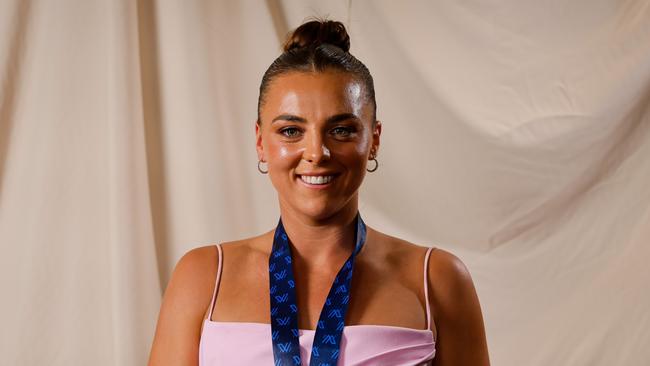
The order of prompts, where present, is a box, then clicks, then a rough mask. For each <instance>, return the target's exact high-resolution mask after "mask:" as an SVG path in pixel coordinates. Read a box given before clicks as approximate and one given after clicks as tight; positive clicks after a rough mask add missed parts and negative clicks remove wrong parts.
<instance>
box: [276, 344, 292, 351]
mask: <svg viewBox="0 0 650 366" xmlns="http://www.w3.org/2000/svg"><path fill="white" fill-rule="evenodd" d="M278 347H279V348H280V352H282V353H287V352H289V351H291V342H287V343H278Z"/></svg>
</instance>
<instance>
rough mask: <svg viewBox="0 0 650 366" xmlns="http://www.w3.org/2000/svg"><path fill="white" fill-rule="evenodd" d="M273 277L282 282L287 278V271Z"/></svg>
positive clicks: (284, 270)
mask: <svg viewBox="0 0 650 366" xmlns="http://www.w3.org/2000/svg"><path fill="white" fill-rule="evenodd" d="M273 276H275V279H276V280H281V279H283V278H285V277H287V270H286V269H283V270H282V272H278V273H274V274H273Z"/></svg>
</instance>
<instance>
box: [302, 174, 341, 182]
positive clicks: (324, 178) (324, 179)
mask: <svg viewBox="0 0 650 366" xmlns="http://www.w3.org/2000/svg"><path fill="white" fill-rule="evenodd" d="M333 178H334V176H333V175H318V176H312V175H301V176H300V179H302V181H303V182H305V183H309V184H327V183H329V182H331V181H332V179H333Z"/></svg>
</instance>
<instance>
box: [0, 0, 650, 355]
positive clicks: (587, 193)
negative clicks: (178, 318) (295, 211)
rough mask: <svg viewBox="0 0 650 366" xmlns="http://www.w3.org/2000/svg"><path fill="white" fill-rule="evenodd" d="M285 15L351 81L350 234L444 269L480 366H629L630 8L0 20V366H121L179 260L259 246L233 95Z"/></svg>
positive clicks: (640, 22) (253, 193)
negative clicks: (473, 314)
mask: <svg viewBox="0 0 650 366" xmlns="http://www.w3.org/2000/svg"><path fill="white" fill-rule="evenodd" d="M309 15H329V16H330V18H332V19H339V20H342V21H343V22H344V23H345V24H346V25H347V26H348V29H349V31H350V33H351V38H352V50H351V51H352V53H353V54H355V55H356V56H357V57H359V58H360V59H361V60H363V61H364V62H365V63H366V65H367V66H368V67H369V68H370V70H371V72H372V73H373V75H374V78H375V83H376V89H377V98H378V117H379V119H380V120H382V121H383V124H384V130H383V134H382V146H381V148H380V151H379V158H378V159H379V162H380V166H379V169H378V171H377V172H375V173H373V174H368V175H367V177H366V180H365V182H364V185H363V187H362V194H361V207H360V210H361V212H362V214H363V215H364V220H366V222H368V224H369V225H372V226H373V227H377V228H380V229H383V230H384V231H385V232H387V233H390V234H393V235H397V236H401V237H403V238H405V239H407V240H411V241H414V242H417V243H420V244H422V245H434V246H439V247H442V248H445V249H447V250H450V251H452V252H453V253H455V254H457V255H458V256H459V257H460V258H461V259H462V260H463V261H464V262H465V263H466V264H467V266H468V267H469V269H470V271H471V273H472V275H473V277H474V281H475V283H476V286H477V290H478V293H479V296H480V299H481V303H482V306H483V311H484V316H485V322H486V329H487V335H488V342H489V349H490V355H491V359H492V363H493V365H505V366H516V365H517V366H519V365H532V366H542V365H647V364H649V363H650V348H648V344H650V319H649V317H650V312H649V310H648V309H650V291H648V290H649V287H650V286H649V285H648V283H649V281H650V266H649V265H648V261H649V260H650V210H649V209H650V159H649V158H650V112H649V110H648V109H649V106H650V102H649V101H650V4H649V1H644V0H629V1H626V0H620V1H617V0H574V1H567V0H549V1H532V0H530V1H529V0H526V1H521V0H505V1H455V0H448V1H435V2H434V1H421V2H416V1H411V2H407V3H405V2H403V1H399V2H398V1H389V0H385V1H361V0H355V1H353V2H348V1H328V2H325V1H321V2H318V1H297V0H296V1H272V0H268V1H261V0H259V1H252V0H250V1H210V0H205V1H197V0H195V1H179V0H167V1H163V0H160V1H154V0H140V1H132V0H56V1H55V0H31V1H30V0H0V72H1V78H2V79H1V81H2V84H1V85H0V122H1V123H0V178H1V179H0V244H1V249H2V255H1V257H0V258H1V259H0V286H1V287H0V289H1V294H2V300H1V301H0V316H1V317H2V318H1V319H0V321H1V324H2V326H0V364H2V365H116V366H117V365H119V366H122V365H134V366H135V365H143V364H145V362H146V358H147V356H148V352H149V347H150V344H151V340H152V336H153V332H154V327H155V322H156V318H157V315H158V309H159V306H160V300H161V293H162V289H164V287H165V286H166V283H167V280H168V278H169V274H170V271H171V269H172V268H173V265H174V264H175V263H176V261H177V260H178V259H179V258H180V256H181V255H182V254H183V253H185V252H186V251H187V250H189V249H191V248H194V247H198V246H203V245H208V244H212V243H216V242H219V241H226V240H233V239H237V238H242V237H244V236H251V235H256V234H259V233H261V232H263V231H266V230H270V229H272V228H273V227H274V225H275V223H276V222H277V219H278V214H279V211H278V207H277V197H276V194H275V191H274V189H273V187H272V186H271V183H270V182H269V181H268V178H267V176H263V175H261V174H259V173H258V172H257V169H256V163H257V159H256V154H255V149H254V119H255V113H256V102H257V88H258V87H259V82H260V79H261V76H262V74H263V72H264V70H265V69H266V67H268V65H269V64H270V63H271V61H272V60H273V59H274V58H275V57H276V56H277V55H278V54H279V37H281V36H283V35H284V34H285V33H286V32H287V31H288V30H289V29H290V28H293V27H295V26H297V25H299V24H300V23H301V22H302V21H303V20H304V18H305V17H306V16H309Z"/></svg>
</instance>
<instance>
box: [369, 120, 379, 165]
mask: <svg viewBox="0 0 650 366" xmlns="http://www.w3.org/2000/svg"><path fill="white" fill-rule="evenodd" d="M379 136H381V121H379V120H377V122H376V123H375V128H374V130H373V131H372V146H371V147H370V159H372V158H376V157H377V152H378V151H379V143H380V139H379Z"/></svg>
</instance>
